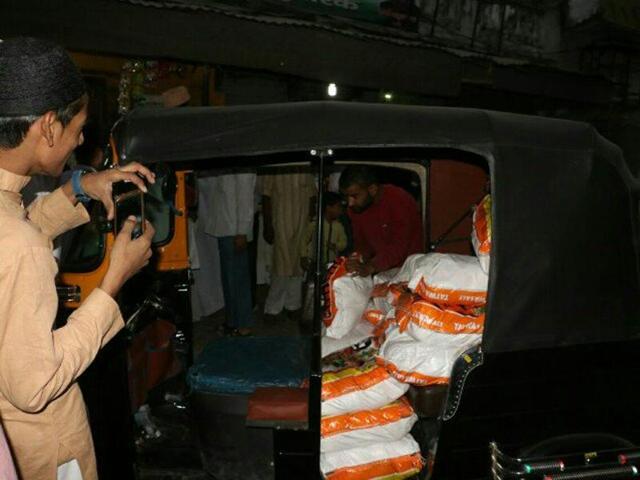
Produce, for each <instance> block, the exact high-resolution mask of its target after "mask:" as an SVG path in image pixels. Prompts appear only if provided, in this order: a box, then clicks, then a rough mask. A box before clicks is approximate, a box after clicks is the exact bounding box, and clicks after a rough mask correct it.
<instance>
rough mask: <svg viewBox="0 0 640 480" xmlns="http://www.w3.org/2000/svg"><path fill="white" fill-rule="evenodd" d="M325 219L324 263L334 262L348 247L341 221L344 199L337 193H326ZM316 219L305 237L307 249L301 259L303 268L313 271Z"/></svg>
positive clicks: (323, 233) (323, 235) (323, 234)
mask: <svg viewBox="0 0 640 480" xmlns="http://www.w3.org/2000/svg"><path fill="white" fill-rule="evenodd" d="M324 200H325V203H324V205H325V206H324V219H323V223H324V225H323V227H322V259H323V261H324V263H325V264H326V263H331V262H333V261H334V260H335V259H336V257H337V256H338V255H339V254H340V252H342V251H343V250H344V249H345V248H346V247H347V234H346V233H345V231H344V227H343V226H342V224H341V223H340V221H339V218H340V216H341V215H342V214H343V213H344V208H343V207H342V198H341V197H340V195H338V194H337V193H333V192H326V193H325V194H324ZM316 224H317V221H316V220H315V219H314V220H312V221H311V222H309V225H308V227H307V231H306V233H305V237H304V245H305V249H304V252H303V257H302V258H301V260H300V261H301V264H302V268H303V269H305V270H309V269H313V267H314V265H315V263H314V259H315V257H316V255H315V253H316V226H317V225H316Z"/></svg>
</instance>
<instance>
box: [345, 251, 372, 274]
mask: <svg viewBox="0 0 640 480" xmlns="http://www.w3.org/2000/svg"><path fill="white" fill-rule="evenodd" d="M345 266H346V267H347V272H349V273H353V274H355V275H357V276H358V277H368V276H369V275H373V274H374V273H375V267H374V266H373V264H371V263H370V262H363V261H362V259H361V257H360V256H356V255H351V256H350V257H349V258H347V262H346V264H345Z"/></svg>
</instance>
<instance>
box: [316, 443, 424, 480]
mask: <svg viewBox="0 0 640 480" xmlns="http://www.w3.org/2000/svg"><path fill="white" fill-rule="evenodd" d="M423 467H424V460H423V458H422V455H421V454H420V446H419V445H418V443H417V442H416V441H415V440H414V439H413V437H412V436H411V435H407V436H405V437H404V438H402V439H400V440H396V441H393V442H382V443H377V444H374V445H366V446H361V447H356V448H350V449H349V450H341V451H337V452H326V453H321V454H320V470H321V471H322V474H323V475H324V477H325V478H326V479H327V480H369V479H373V478H393V479H394V480H399V479H402V478H409V477H412V476H414V475H416V474H417V473H419V472H420V470H422V468H423Z"/></svg>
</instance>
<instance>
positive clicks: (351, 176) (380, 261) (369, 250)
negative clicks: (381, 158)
mask: <svg viewBox="0 0 640 480" xmlns="http://www.w3.org/2000/svg"><path fill="white" fill-rule="evenodd" d="M340 191H341V192H342V194H343V195H344V196H345V197H346V198H347V202H348V206H349V219H350V220H351V225H352V229H353V242H354V251H355V253H357V254H359V255H352V256H351V257H350V258H349V260H348V261H347V269H348V270H349V271H350V272H353V273H355V274H357V275H360V276H368V275H372V274H374V273H377V272H382V271H385V270H389V269H390V268H394V267H399V266H401V265H402V264H403V263H404V261H405V259H406V258H407V257H408V256H409V255H412V254H414V253H419V252H421V251H423V248H424V246H423V237H422V218H421V216H420V211H419V209H418V204H417V203H416V201H415V200H414V199H413V197H412V196H411V195H409V193H407V192H406V191H405V190H403V189H402V188H400V187H396V186H394V185H388V184H380V183H379V182H378V179H377V178H376V175H375V172H374V171H373V169H371V168H370V167H368V166H365V165H353V166H350V167H347V168H346V169H345V170H344V171H343V172H342V175H340Z"/></svg>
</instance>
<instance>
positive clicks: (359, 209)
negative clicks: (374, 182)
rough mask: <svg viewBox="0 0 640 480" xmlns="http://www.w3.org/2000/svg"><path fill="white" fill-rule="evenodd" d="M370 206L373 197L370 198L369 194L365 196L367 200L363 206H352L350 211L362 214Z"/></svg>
mask: <svg viewBox="0 0 640 480" xmlns="http://www.w3.org/2000/svg"><path fill="white" fill-rule="evenodd" d="M371 204H373V197H372V196H371V194H369V193H368V194H367V199H366V200H365V202H364V205H362V206H356V205H354V206H352V207H351V209H352V210H353V211H354V212H356V213H362V212H364V211H365V210H366V209H367V208H369V207H370V206H371Z"/></svg>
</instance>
